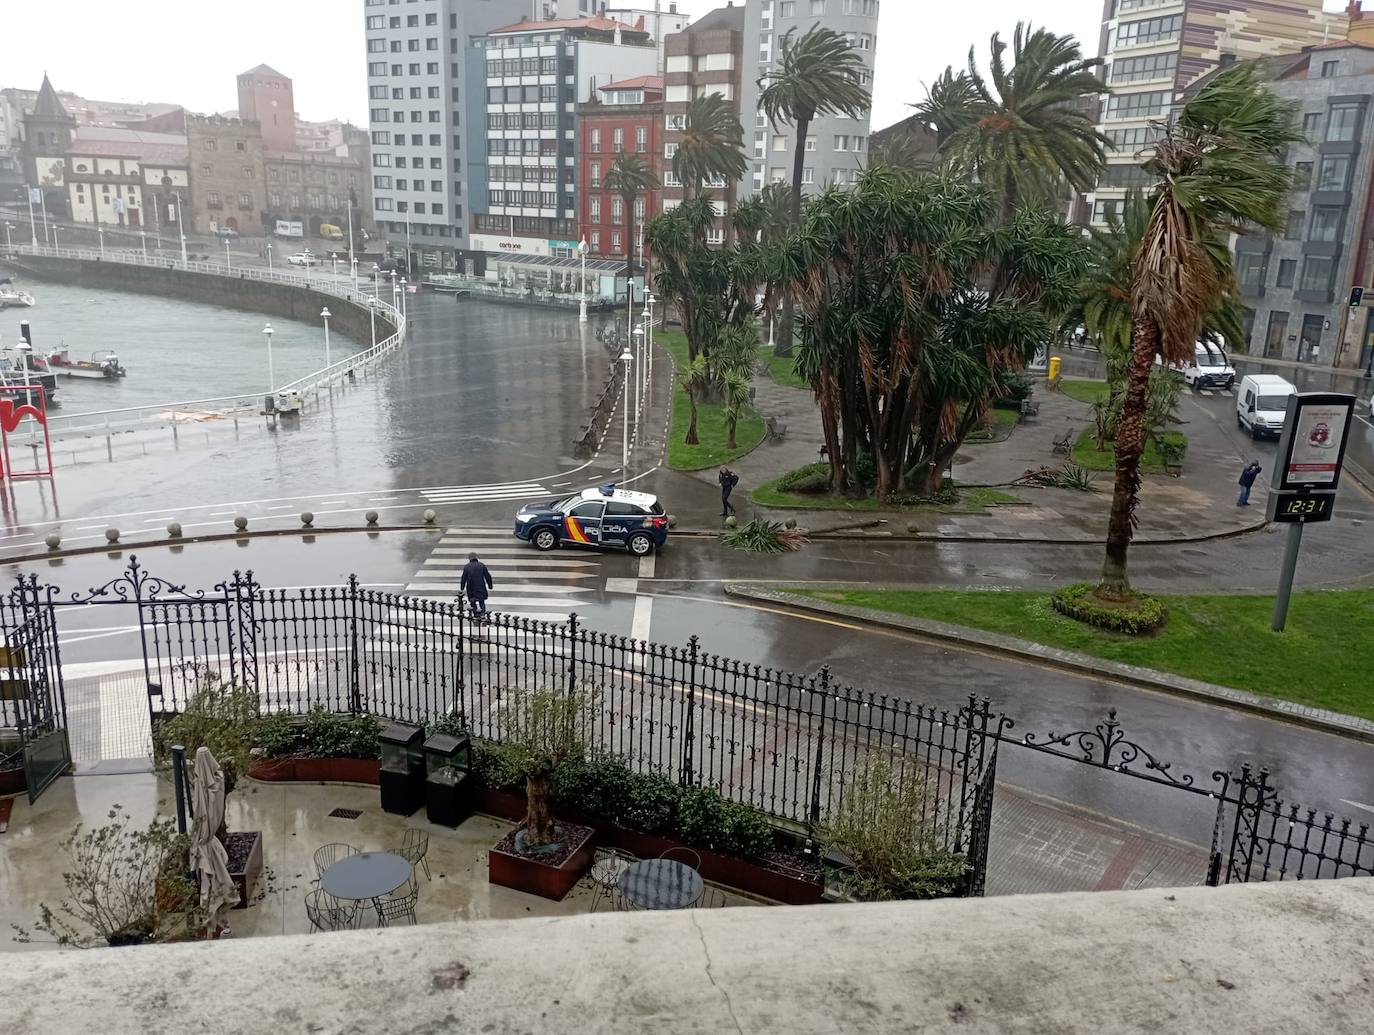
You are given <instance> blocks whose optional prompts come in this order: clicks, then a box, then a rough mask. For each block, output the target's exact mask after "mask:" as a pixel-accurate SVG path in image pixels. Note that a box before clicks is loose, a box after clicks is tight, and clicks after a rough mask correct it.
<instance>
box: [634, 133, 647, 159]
mask: <svg viewBox="0 0 1374 1035" xmlns="http://www.w3.org/2000/svg"><path fill="white" fill-rule="evenodd" d="M635 150H636V151H638V152H639V153H640V154H644V152H646V151H648V150H649V130H648V129H647V128H645V127H644V126H640V127H639V128H638V129H636V130H635Z"/></svg>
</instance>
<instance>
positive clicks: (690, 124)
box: [673, 93, 749, 200]
mask: <svg viewBox="0 0 1374 1035" xmlns="http://www.w3.org/2000/svg"><path fill="white" fill-rule="evenodd" d="M748 168H749V163H748V162H746V161H745V160H744V127H743V126H741V125H740V122H739V115H738V114H737V113H736V112H735V109H734V107H733V105H731V104H730V102H729V101H727V100H726V99H725V98H724V97H722V96H721V95H720V94H718V93H708V94H704V95H702V96H701V97H696V98H694V99H693V100H692V101H691V103H689V104H688V105H687V114H686V115H685V117H684V118H683V123H682V136H681V138H680V139H679V140H678V145H677V151H676V152H674V154H673V175H674V176H676V177H677V179H678V182H679V183H681V184H682V196H683V199H684V200H691V199H692V198H693V197H695V196H696V195H698V194H700V193H701V187H702V184H704V183H708V182H710V181H712V180H725V181H726V182H727V183H729V182H732V181H734V180H738V179H740V178H741V177H743V176H744V173H745V171H746V170H747V169H748Z"/></svg>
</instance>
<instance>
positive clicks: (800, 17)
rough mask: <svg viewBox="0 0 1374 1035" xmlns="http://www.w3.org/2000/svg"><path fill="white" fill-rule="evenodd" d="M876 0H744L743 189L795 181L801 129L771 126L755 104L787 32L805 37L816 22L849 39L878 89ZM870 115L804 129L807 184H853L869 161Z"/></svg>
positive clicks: (825, 120) (824, 119)
mask: <svg viewBox="0 0 1374 1035" xmlns="http://www.w3.org/2000/svg"><path fill="white" fill-rule="evenodd" d="M878 6H879V4H878V0H747V2H746V3H745V16H744V69H743V74H742V75H741V76H740V121H741V122H742V123H743V125H744V142H745V153H746V156H747V157H748V158H749V162H750V169H749V172H748V173H747V174H746V179H745V182H744V189H743V192H742V193H743V194H744V195H745V196H748V195H749V194H751V193H754V192H756V191H759V190H762V189H763V187H764V185H765V184H767V183H771V182H774V181H780V182H784V183H791V182H792V159H793V154H794V151H795V140H796V129H795V128H794V127H792V126H790V125H786V124H784V125H782V126H779V127H776V128H775V127H774V126H773V125H772V124H771V123H770V122H769V121H768V118H767V116H765V115H764V114H763V113H762V112H760V111H759V110H758V106H759V86H758V80H759V77H760V76H762V75H763V74H764V73H765V72H767V71H769V70H770V69H771V68H772V67H773V65H774V63H775V62H776V61H777V60H778V57H779V55H780V53H781V49H782V39H783V37H784V36H786V35H787V33H788V31H790V30H795V33H796V35H798V36H800V35H802V34H803V33H805V32H806V31H807V30H808V29H810V28H811V27H812V26H814V25H821V26H824V27H825V28H828V29H833V30H835V31H836V32H838V33H842V34H843V35H845V36H847V37H849V41H850V43H851V45H852V46H853V47H854V49H855V50H857V51H858V52H859V55H860V56H861V57H862V58H863V61H864V64H865V66H866V70H865V72H864V73H863V80H864V85H865V86H867V87H868V88H869V89H870V90H872V88H873V62H874V57H875V55H876V53H877V49H878ZM868 131H869V116H868V113H867V112H865V113H864V115H863V117H861V118H857V119H851V118H846V117H845V116H842V115H840V116H834V115H823V116H821V117H820V118H818V119H816V121H815V122H813V123H812V124H811V126H810V128H809V129H808V132H807V144H806V150H807V155H808V157H807V160H806V165H805V166H804V167H803V170H802V189H803V190H804V191H805V192H806V193H808V194H809V193H812V192H815V191H819V190H821V189H822V188H824V187H825V185H826V184H828V183H840V184H846V183H851V182H853V180H854V178H855V177H856V176H857V175H858V172H859V170H860V168H861V167H862V166H863V165H864V164H865V163H866V162H867V159H868Z"/></svg>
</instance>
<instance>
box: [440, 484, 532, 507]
mask: <svg viewBox="0 0 1374 1035" xmlns="http://www.w3.org/2000/svg"><path fill="white" fill-rule="evenodd" d="M420 495H421V496H423V497H424V499H425V501H426V502H428V503H491V502H499V501H501V500H527V499H539V498H540V497H545V498H547V497H550V496H552V495H554V493H553V491H552V490H551V489H547V488H545V487H544V486H543V485H540V484H539V483H538V482H495V483H492V484H490V485H450V486H439V487H436V488H432V489H421V490H420Z"/></svg>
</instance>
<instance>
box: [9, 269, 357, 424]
mask: <svg viewBox="0 0 1374 1035" xmlns="http://www.w3.org/2000/svg"><path fill="white" fill-rule="evenodd" d="M15 286H16V287H19V288H22V289H23V290H25V291H28V292H30V293H31V294H33V295H34V297H35V298H36V299H37V304H36V305H35V306H33V307H32V308H11V309H5V310H3V311H0V348H10V347H12V346H13V345H14V344H15V342H17V341H18V340H19V324H20V321H22V320H28V321H29V325H30V328H31V333H32V336H33V351H34V355H36V356H46V355H48V354H49V353H51V352H54V351H56V350H59V349H68V350H69V353H70V356H71V358H72V359H73V360H81V359H85V360H89V359H90V358H91V354H92V353H93V352H97V351H101V350H104V349H111V350H113V351H114V352H116V353H118V354H119V361H120V363H122V364H123V366H124V368H125V370H127V371H128V376H127V377H124V378H120V379H118V380H87V379H84V378H75V377H59V378H58V379H57V389H58V390H57V396H56V400H55V402H56V409H57V410H58V411H59V412H61V413H69V414H70V413H89V412H91V411H93V410H109V409H118V408H120V407H125V406H149V405H154V404H158V403H164V402H166V403H170V402H177V401H179V400H187V399H210V398H218V397H221V396H229V395H249V394H253V393H261V394H263V395H265V394H266V393H267V390H268V371H267V336H266V335H265V334H263V332H262V331H263V328H264V327H265V326H266V325H267V324H269V323H270V324H271V325H272V330H273V334H272V368H273V375H274V376H273V380H274V382H275V384H276V385H277V386H278V387H280V386H281V385H284V384H287V383H289V382H291V381H295V380H297V379H298V378H301V377H304V376H305V375H307V374H309V373H311V372H312V371H315V370H318V369H320V368H321V367H323V366H324V365H325V355H324V323H323V321H320V322H319V323H317V324H313V325H311V324H306V323H301V322H299V321H296V320H283V319H278V318H277V317H268V316H264V315H263V314H261V313H253V312H247V311H245V310H241V309H226V308H224V307H222V306H215V305H202V304H200V303H198V302H182V301H177V300H175V299H170V298H163V297H161V296H159V295H139V294H131V293H125V292H118V291H106V290H98V289H92V288H83V287H77V286H73V285H69V284H57V283H54V282H52V281H33V280H25V282H24V283H23V284H19V283H16V284H15ZM329 346H330V358H331V359H332V360H334V361H338V360H340V359H343V358H344V357H345V356H347V355H349V354H351V353H353V352H357V351H359V349H360V348H363V347H365V346H366V343H364V344H362V345H360V344H359V343H357V342H355V341H353V340H352V339H350V338H346V337H344V336H343V335H341V334H338V333H336V332H335V331H334V329H333V328H331V330H330V340H329Z"/></svg>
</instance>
